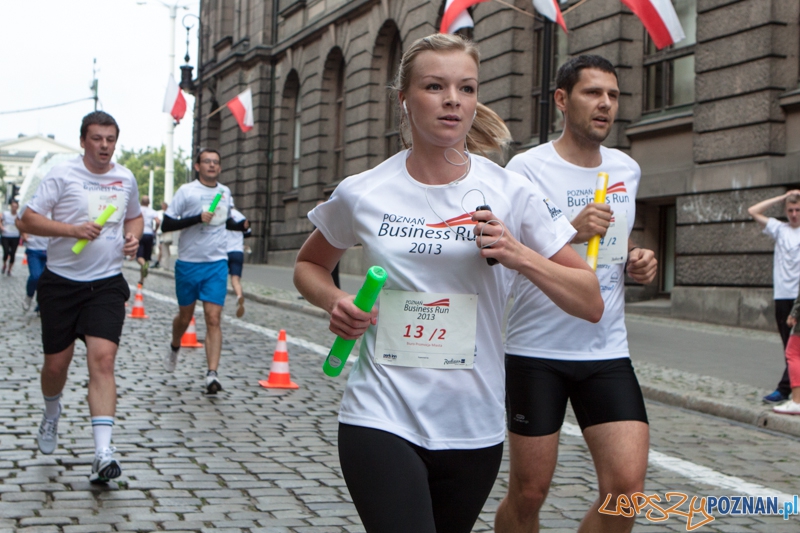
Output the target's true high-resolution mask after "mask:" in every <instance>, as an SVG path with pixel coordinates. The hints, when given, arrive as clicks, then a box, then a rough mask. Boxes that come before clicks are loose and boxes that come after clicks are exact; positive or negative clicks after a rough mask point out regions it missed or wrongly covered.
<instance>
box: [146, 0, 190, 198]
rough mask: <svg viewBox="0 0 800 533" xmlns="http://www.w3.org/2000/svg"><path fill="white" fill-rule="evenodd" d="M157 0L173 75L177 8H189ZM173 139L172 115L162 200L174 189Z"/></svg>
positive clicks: (169, 125)
mask: <svg viewBox="0 0 800 533" xmlns="http://www.w3.org/2000/svg"><path fill="white" fill-rule="evenodd" d="M158 2H159V3H160V4H161V5H162V6H164V7H166V8H167V9H168V10H169V56H168V61H169V63H168V65H167V71H168V72H169V74H170V75H171V76H174V75H175V19H176V18H177V17H178V9H189V8H188V7H187V6H185V5H180V4H179V3H177V2H176V3H174V4H168V3H166V2H164V1H163V0H158ZM146 3H147V0H140V1H138V2H137V4H139V5H143V4H146ZM174 139H175V121H174V119H173V118H172V117H167V139H166V141H165V142H164V148H165V151H166V154H165V157H164V159H165V161H164V201H165V202H167V203H170V202H172V195H173V193H174V191H175V160H174V158H173V152H174Z"/></svg>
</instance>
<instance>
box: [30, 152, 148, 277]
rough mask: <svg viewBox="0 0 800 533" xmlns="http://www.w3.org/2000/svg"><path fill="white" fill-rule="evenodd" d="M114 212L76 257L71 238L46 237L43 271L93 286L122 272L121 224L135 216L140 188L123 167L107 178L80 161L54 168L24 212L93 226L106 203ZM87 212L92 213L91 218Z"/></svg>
mask: <svg viewBox="0 0 800 533" xmlns="http://www.w3.org/2000/svg"><path fill="white" fill-rule="evenodd" d="M109 202H111V203H113V204H114V205H116V206H117V211H116V212H115V213H114V215H113V216H112V217H111V218H110V219H109V220H108V222H106V224H105V226H103V230H102V231H101V232H100V236H99V237H97V238H96V239H95V240H93V241H91V242H90V243H89V244H87V245H86V248H84V249H83V251H82V252H81V253H80V254H77V255H76V254H74V253H73V252H72V247H73V246H74V245H75V243H76V242H77V239H75V238H73V237H50V243H49V245H48V247H47V268H48V269H49V270H50V271H52V272H54V273H55V274H58V275H59V276H62V277H65V278H67V279H71V280H73V281H93V280H97V279H104V278H109V277H111V276H115V275H117V274H119V273H121V272H122V262H123V261H124V259H125V258H124V256H123V251H122V249H123V247H124V246H125V233H124V222H125V220H131V219H134V218H136V217H138V216H139V215H140V214H141V210H140V209H139V189H138V187H137V185H136V178H134V176H133V174H132V173H131V172H130V171H129V170H128V169H127V168H125V167H123V166H122V165H118V164H114V165H113V166H112V167H111V170H109V171H108V172H106V173H105V174H93V173H92V172H90V171H89V170H88V169H87V168H86V166H85V165H84V164H83V157H82V156H78V157H76V158H75V159H72V160H70V161H68V162H66V163H64V164H61V165H58V166H56V167H53V168H52V169H51V170H50V172H48V173H47V176H45V177H44V179H43V180H42V182H41V183H40V184H39V187H38V188H37V189H36V193H35V194H34V195H33V198H31V200H30V202H28V204H27V207H28V208H29V209H32V210H33V211H35V212H36V213H38V214H40V215H44V216H47V215H48V214H51V215H52V217H51V218H52V219H53V220H55V221H57V222H64V223H67V224H73V225H76V224H83V223H84V222H87V221H90V220H92V221H94V220H95V219H96V218H97V216H96V213H97V211H98V210H99V211H102V207H103V206H104V205H106V204H107V203H109ZM90 211H91V213H90Z"/></svg>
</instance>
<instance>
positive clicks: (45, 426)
mask: <svg viewBox="0 0 800 533" xmlns="http://www.w3.org/2000/svg"><path fill="white" fill-rule="evenodd" d="M60 417H61V404H58V416H57V417H56V418H55V419H53V420H50V419H48V418H47V417H46V416H44V415H42V423H41V424H39V434H38V435H36V443H37V444H38V445H39V451H40V452H42V453H43V454H45V455H50V454H51V453H53V452H54V451H56V446H58V419H59V418H60Z"/></svg>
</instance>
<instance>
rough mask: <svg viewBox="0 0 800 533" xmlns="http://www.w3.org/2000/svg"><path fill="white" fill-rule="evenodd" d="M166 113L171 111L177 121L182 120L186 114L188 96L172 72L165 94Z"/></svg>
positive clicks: (164, 109) (164, 108)
mask: <svg viewBox="0 0 800 533" xmlns="http://www.w3.org/2000/svg"><path fill="white" fill-rule="evenodd" d="M163 111H164V113H169V114H170V115H172V118H174V119H175V122H176V123H177V122H180V121H181V119H182V118H183V115H185V114H186V98H184V97H183V93H182V92H181V88H180V87H178V84H177V83H176V82H175V78H174V77H173V76H172V74H170V75H169V78H168V79H167V94H165V95H164V107H163Z"/></svg>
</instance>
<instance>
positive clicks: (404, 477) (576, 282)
mask: <svg viewBox="0 0 800 533" xmlns="http://www.w3.org/2000/svg"><path fill="white" fill-rule="evenodd" d="M479 65H480V58H479V53H478V50H477V48H476V47H475V45H473V44H472V43H470V42H469V41H466V40H464V39H462V38H461V37H459V36H456V35H443V34H436V35H431V36H429V37H426V38H423V39H419V40H417V41H415V42H414V43H413V44H412V45H411V46H410V47H409V48H408V49H407V50H406V51H405V53H404V54H403V57H402V60H401V63H400V67H399V71H398V72H397V76H396V78H395V81H394V84H393V87H392V90H393V91H394V93H395V96H396V99H397V103H398V108H397V109H398V113H399V114H400V117H401V125H402V131H403V132H404V135H403V142H404V144H405V146H406V149H405V150H403V151H401V152H399V153H398V154H396V155H394V156H392V157H390V158H389V159H387V160H386V161H384V162H383V163H381V164H379V165H378V166H376V167H375V168H373V169H370V170H368V171H366V172H363V173H361V174H359V175H356V176H352V177H350V178H348V179H346V180H344V181H342V182H341V184H340V185H339V186H338V187H337V188H336V189H335V190H334V192H333V193H332V195H331V197H330V198H329V199H328V200H327V201H325V202H320V203H319V204H318V205H317V206H316V207H315V208H314V209H313V210H312V211H311V212H310V213H309V215H308V216H309V219H310V220H311V222H312V223H313V224H314V226H315V227H316V229H315V230H314V231H313V233H312V234H311V235H310V236H309V238H308V240H307V241H306V243H305V244H304V245H303V247H302V248H301V250H300V251H299V253H298V257H297V263H296V267H295V284H296V286H297V288H298V290H299V291H300V293H301V294H302V295H303V296H304V297H305V298H306V299H307V300H308V301H309V302H311V303H312V304H314V305H317V306H319V307H321V308H323V309H325V310H326V311H328V312H329V313H330V330H331V331H332V332H333V333H335V334H336V335H339V336H341V337H343V338H344V339H355V338H359V337H361V336H362V335H363V336H364V341H363V347H362V351H361V354H360V356H359V357H358V359H357V360H356V362H355V364H354V366H353V368H352V370H351V372H350V375H349V378H348V381H347V385H346V387H345V391H344V395H343V398H342V402H341V408H340V412H339V436H338V446H339V455H340V462H341V467H342V472H343V475H344V478H345V481H346V483H347V487H348V490H349V492H350V494H351V496H352V499H353V502H354V504H355V506H356V509H357V510H358V513H359V515H360V517H361V519H362V521H363V524H364V527H365V528H366V530H367V531H369V532H380V533H384V532H403V533H407V532H412V531H413V532H415V533H435V532H439V533H442V532H469V531H471V529H472V526H473V524H474V523H475V521H476V519H477V517H478V514H479V513H480V511H481V509H482V507H483V505H484V503H485V501H486V499H487V497H488V495H489V491H490V490H491V488H492V486H493V484H494V481H495V478H496V477H497V473H498V470H499V467H500V461H501V458H502V455H503V445H504V442H505V440H506V438H507V436H508V442H509V445H510V457H511V470H510V480H509V491H508V494H507V495H506V497H505V499H504V500H503V501H502V503H501V504H500V506H499V508H498V511H497V516H496V522H495V527H496V531H498V532H523V531H538V529H539V511H540V509H541V508H542V505H543V503H544V501H545V498H546V497H547V492H548V489H549V486H550V482H551V479H552V477H553V473H554V470H555V468H556V462H557V453H558V442H559V432H560V429H561V426H562V423H563V421H564V416H565V412H566V407H567V403H568V402H569V403H571V405H572V408H573V410H574V411H575V415H576V417H577V419H578V422H579V424H580V427H581V429H582V431H583V434H584V437H585V439H586V442H587V444H588V446H589V449H590V451H591V453H592V457H593V459H594V462H595V467H596V471H597V476H598V487H599V491H598V495H597V500H596V501H595V503H594V505H593V506H592V507H591V508H590V509H588V511H587V512H586V515H585V517H584V519H583V521H582V523H581V525H580V529H579V530H580V531H586V532H589V531H591V532H598V531H630V529H631V528H632V526H633V520H634V518H632V517H631V518H627V517H625V516H610V515H608V514H601V513H598V508H599V505H600V504H601V503H602V502H603V501H604V500H605V498H606V497H607V495H611V501H617V496H618V495H620V494H632V493H634V492H637V491H641V490H643V487H644V480H645V473H646V468H647V456H648V447H649V430H648V421H647V413H646V411H645V405H644V400H643V397H642V393H641V390H640V388H639V384H638V381H637V379H636V375H635V374H634V370H633V366H632V364H631V361H630V356H629V352H628V344H627V334H626V329H625V322H624V282H625V277H626V275H627V276H628V277H630V278H632V279H633V280H634V281H636V282H638V283H644V284H646V283H650V282H651V281H652V280H653V279H654V278H655V275H656V269H657V262H656V259H655V255H654V253H653V251H652V250H648V249H645V248H643V247H642V246H640V245H639V244H637V243H635V242H633V241H632V240H631V239H630V234H631V230H632V228H633V224H634V219H635V216H636V213H635V208H636V202H635V197H636V191H637V189H638V186H639V180H640V176H641V172H640V169H639V166H638V165H637V164H636V162H635V161H633V159H631V158H630V157H629V156H627V155H626V154H624V153H622V152H620V151H618V150H613V149H608V148H605V147H603V146H602V143H603V141H604V140H605V139H606V137H607V136H608V135H609V133H610V131H611V128H612V126H613V124H614V119H615V116H616V113H617V109H618V99H619V94H620V90H619V85H618V81H617V74H616V71H615V69H614V67H613V65H612V64H611V63H610V62H609V61H607V60H606V59H604V58H602V57H600V56H594V55H592V56H589V55H584V56H579V57H576V58H573V59H571V60H569V61H567V63H565V64H564V65H563V66H562V67H561V68H560V69H559V71H558V74H557V79H556V85H557V88H556V91H555V96H554V99H555V105H556V106H557V107H558V109H559V110H560V111H561V112H562V113H563V116H564V130H563V133H562V134H561V136H560V137H559V138H558V139H557V140H555V141H553V142H549V143H546V144H543V145H540V146H537V147H536V148H533V149H531V150H529V151H527V152H524V153H521V154H519V155H517V156H516V157H514V158H513V159H512V160H511V161H510V162H509V163H508V165H506V166H505V167H502V166H499V165H498V164H496V163H495V162H493V160H492V159H490V157H493V156H496V158H497V157H499V158H502V156H503V154H504V151H505V149H506V147H507V145H508V143H509V142H510V140H511V136H510V134H509V131H508V129H507V128H506V126H505V124H504V123H503V121H502V120H501V119H500V118H499V117H498V116H497V115H496V114H495V113H494V112H493V111H492V110H491V109H489V108H488V107H486V106H484V105H482V104H480V103H479V102H478V92H479V90H478V88H479ZM118 137H119V127H118V125H117V123H116V121H115V120H114V119H113V118H112V117H111V116H110V115H108V114H107V113H104V112H94V113H91V114H89V115H87V116H86V117H84V119H83V123H82V125H81V131H80V141H81V147H82V148H83V149H84V155H83V156H82V157H77V158H75V159H74V160H72V161H70V162H68V163H65V164H62V165H59V166H56V167H55V168H53V169H52V170H51V171H50V172H49V173H48V175H47V176H46V177H45V178H44V179H43V181H42V182H41V184H40V185H39V187H38V189H37V191H36V193H35V195H34V196H33V198H32V199H31V200H30V201H29V202H28V203H27V204H26V205H24V206H22V207H21V208H20V209H19V211H18V210H17V209H18V207H19V206H17V205H15V204H12V205H11V209H10V211H8V212H7V213H4V214H3V218H2V225H0V230H2V234H3V250H4V263H3V272H4V273H6V272H10V271H11V269H12V267H13V264H14V260H13V258H14V256H13V254H14V250H13V249H12V246H11V244H8V245H7V236H8V240H9V241H8V242H10V241H12V240H14V238H15V236H16V242H19V240H20V234H22V235H24V236H25V243H26V247H27V252H26V253H27V254H28V258H29V259H28V260H29V264H34V263H35V264H36V265H40V266H37V273H38V275H37V276H35V277H34V276H33V270H34V269H33V268H32V269H31V272H32V280H33V281H29V284H28V287H27V298H28V299H27V300H26V302H27V305H30V304H31V298H32V297H33V295H34V291H35V293H36V300H37V303H38V306H39V309H40V313H41V322H42V346H43V351H44V364H43V366H42V371H41V387H42V395H43V399H44V406H45V407H44V414H43V417H42V421H41V424H40V427H39V431H38V435H37V440H38V446H39V450H40V451H41V453H44V454H52V453H53V452H54V451H55V450H56V449H57V445H58V420H59V416H60V414H61V411H62V407H61V395H62V391H63V389H64V386H65V383H66V380H67V373H68V369H69V366H70V363H71V360H72V357H73V352H74V348H75V342H76V340H77V339H80V340H82V341H83V342H84V343H85V344H86V349H87V356H86V357H87V366H88V370H89V388H88V403H89V410H90V412H91V418H92V430H93V434H94V440H95V448H96V452H95V459H94V462H93V465H92V469H91V475H90V480H91V481H92V482H95V483H105V482H107V481H109V480H111V479H114V478H116V477H118V476H120V475H121V472H122V469H121V466H120V462H119V460H118V459H117V457H116V456H115V453H114V452H115V448H114V447H113V446H112V445H111V440H112V439H111V437H112V429H113V425H114V416H115V408H116V401H117V393H116V386H115V378H114V361H115V355H116V352H117V348H118V345H119V342H120V335H121V333H122V326H123V321H124V318H125V302H126V301H127V300H128V298H129V296H130V290H129V288H128V284H127V282H126V281H125V279H124V278H123V276H122V273H121V271H122V265H123V261H124V260H125V257H126V256H127V257H131V258H132V257H134V256H137V257H138V259H137V261H138V262H139V265H140V282H144V279H145V278H146V276H147V273H148V267H149V264H150V260H151V254H152V250H153V248H154V234H156V233H157V232H161V233H162V234H163V235H164V236H165V237H166V236H167V235H169V234H170V233H171V232H174V231H177V230H180V237H179V240H178V259H177V261H176V262H175V268H174V270H175V291H176V294H177V299H178V306H179V308H178V312H177V314H176V315H175V317H174V319H173V322H172V337H171V339H165V340H164V344H165V345H164V352H163V365H164V368H165V370H166V371H167V372H173V371H174V370H175V368H176V365H178V364H179V362H180V358H181V357H180V356H181V352H180V339H181V337H182V335H183V334H184V332H185V331H186V329H187V327H188V326H189V324H190V321H191V319H192V317H193V314H194V309H195V305H196V303H197V301H198V300H199V301H201V302H202V304H203V311H204V317H205V323H206V332H207V333H206V341H205V350H206V357H207V363H208V368H207V372H206V376H205V382H204V387H203V389H204V392H205V393H206V394H217V393H218V392H219V391H222V390H223V380H222V378H221V377H220V375H219V374H218V372H219V363H220V352H221V345H222V331H221V328H220V318H221V313H222V310H223V306H224V303H225V297H226V294H227V284H228V276H229V275H230V276H231V282H232V286H233V288H234V291H235V294H236V301H237V309H236V315H237V316H241V315H242V314H243V313H244V298H243V295H242V290H241V284H240V282H239V278H240V277H241V273H242V264H243V258H244V256H243V249H244V247H243V238H244V237H245V236H247V235H249V222H248V221H247V220H246V218H245V217H244V216H243V215H242V214H241V213H240V212H238V211H237V210H236V209H235V207H234V203H233V197H232V195H231V191H230V189H229V188H228V187H226V186H225V185H223V184H221V183H219V181H218V180H219V177H220V173H221V158H220V154H219V152H217V151H216V150H214V149H200V150H199V151H198V152H197V154H196V157H195V163H194V165H195V170H196V172H197V179H196V180H194V181H192V182H191V183H188V184H185V185H183V186H181V187H180V188H179V189H178V191H177V192H176V194H175V197H174V198H173V199H172V200H171V202H170V203H169V206H167V207H166V210H165V211H164V212H163V216H158V214H156V212H155V211H153V210H152V209H150V207H149V199H148V198H147V197H143V198H142V200H141V202H140V199H139V192H138V187H137V183H136V179H135V177H134V176H133V175H132V173H131V172H130V171H128V170H127V169H125V168H124V167H122V166H121V165H118V164H116V163H114V162H113V160H112V156H113V154H114V149H115V145H116V142H117V139H118ZM599 172H605V173H607V174H608V175H609V176H610V183H611V186H610V187H611V188H612V189H613V190H614V194H613V195H609V197H608V200H607V201H606V202H605V203H596V202H595V201H594V195H595V183H596V178H597V175H598V173H599ZM109 205H113V206H114V208H115V210H114V211H113V214H112V215H111V216H110V218H108V220H107V222H105V223H104V224H99V223H97V218H98V216H99V215H100V214H101V213H103V212H104V211H105V210H106V209H107V208H108V206H109ZM476 206H477V207H476ZM7 215H8V216H7ZM390 215H391V216H390ZM387 220H391V221H392V222H387ZM465 226H466V228H468V230H467V231H465ZM597 235H599V236H601V237H603V240H602V243H601V244H600V248H599V253H598V265H597V269H596V272H595V271H594V270H593V269H592V268H591V267H590V266H589V264H588V263H587V261H586V255H585V254H586V248H587V247H586V243H587V241H589V240H590V239H591V238H592V237H594V236H597ZM80 239H86V240H88V241H89V243H88V244H87V245H86V247H85V248H84V249H83V250H82V251H81V252H80V253H75V251H73V247H74V246H75V244H76V242H77V241H78V240H80ZM165 240H166V239H165ZM356 244H360V245H361V246H362V249H363V255H364V259H365V263H366V264H369V265H379V266H381V267H383V268H384V269H385V270H386V271H387V273H388V281H387V282H386V285H385V288H384V291H383V292H382V294H381V300H380V302H379V304H378V305H376V307H375V308H373V309H372V310H371V311H363V310H361V309H359V308H358V307H357V306H356V305H355V304H354V302H353V300H354V296H353V295H351V294H348V293H346V292H345V291H343V290H341V289H340V288H339V286H338V283H335V282H334V278H333V277H332V273H333V272H334V271H335V269H336V267H337V265H338V262H339V259H340V258H341V257H342V255H343V254H344V252H345V251H346V250H347V249H348V248H350V247H352V246H354V245H356ZM45 261H46V266H45ZM36 278H38V280H37V279H36ZM512 295H513V296H514V305H513V308H512V310H511V313H510V316H509V318H508V325H507V331H506V340H505V345H504V343H503V329H502V328H503V325H502V321H503V313H504V310H505V308H506V303H507V301H508V299H509V297H511V296H512ZM433 301H436V302H440V304H441V306H446V307H447V312H441V313H437V312H432V313H428V312H425V313H422V314H424V315H425V316H424V317H423V318H424V320H431V321H433V322H435V323H433V322H432V323H431V324H420V325H418V326H415V329H416V328H420V329H419V330H418V331H420V332H421V331H422V328H424V327H434V326H435V327H436V328H437V331H438V332H440V333H438V335H439V336H438V337H437V342H434V343H425V342H414V341H413V340H410V339H411V338H412V337H413V338H419V337H418V336H416V335H415V331H412V330H411V328H410V327H409V329H405V328H404V327H403V325H404V324H406V322H405V321H406V320H407V318H408V312H409V311H408V310H409V309H410V308H411V309H414V314H415V316H417V311H416V307H419V306H423V307H424V306H425V305H426V304H427V303H428V302H433ZM444 302H446V303H444ZM379 317H380V319H379ZM409 346H411V348H409Z"/></svg>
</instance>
